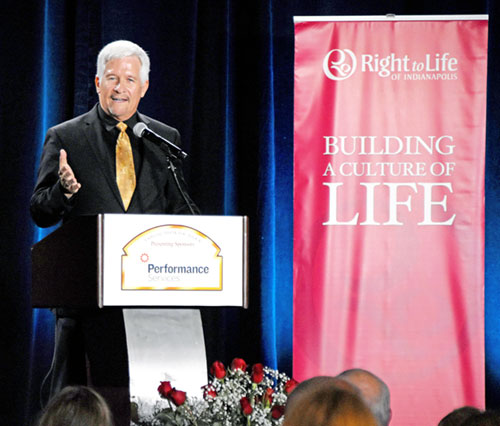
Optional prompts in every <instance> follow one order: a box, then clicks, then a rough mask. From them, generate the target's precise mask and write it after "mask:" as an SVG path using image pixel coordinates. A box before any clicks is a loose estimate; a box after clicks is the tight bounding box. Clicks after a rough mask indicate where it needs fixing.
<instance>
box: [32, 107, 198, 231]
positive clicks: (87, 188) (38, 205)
mask: <svg viewBox="0 0 500 426" xmlns="http://www.w3.org/2000/svg"><path fill="white" fill-rule="evenodd" d="M138 116H139V121H142V122H144V123H145V124H146V125H147V126H148V127H149V128H151V129H152V130H153V131H155V132H156V133H158V134H159V135H161V136H163V137H165V138H166V139H168V140H170V141H171V142H173V143H175V144H176V145H179V144H180V136H179V132H178V131H177V130H176V129H174V128H172V127H169V126H167V125H165V124H163V123H161V122H159V121H156V120H153V119H152V118H149V117H147V116H145V115H142V114H138ZM101 126H102V124H101V121H100V120H99V116H98V113H97V105H96V106H95V107H94V108H93V109H92V110H90V111H89V112H87V113H86V114H83V115H81V116H79V117H76V118H74V119H72V120H69V121H66V122H64V123H61V124H59V125H57V126H55V127H52V128H50V129H49V130H48V132H47V136H46V138H45V143H44V148H43V153H42V158H41V161H40V168H39V172H38V179H37V183H36V186H35V190H34V193H33V195H32V197H31V206H30V211H31V215H32V217H33V220H34V221H35V223H36V224H37V225H38V226H41V227H47V226H52V225H54V224H56V223H57V222H59V221H60V220H61V219H62V220H63V221H67V220H70V219H72V218H75V217H77V216H83V215H94V214H98V213H125V209H124V206H123V203H122V200H121V197H120V193H119V191H118V186H117V185H116V180H115V176H114V171H113V170H114V167H113V163H112V162H113V161H114V158H110V155H109V151H107V150H106V146H105V144H104V141H103V140H102V139H103V137H102V134H103V130H102V128H101ZM142 141H143V144H144V149H143V155H142V164H141V168H140V174H139V176H137V177H136V182H137V183H136V189H135V192H134V195H133V197H132V200H131V202H130V205H129V208H128V210H127V213H163V214H164V213H172V214H182V213H186V214H189V213H190V210H189V207H188V205H187V204H186V202H185V200H184V198H183V197H182V196H181V194H180V192H179V190H178V188H177V186H176V184H175V181H174V179H173V177H172V173H171V172H170V170H169V169H168V163H167V159H166V156H165V153H164V152H163V148H162V147H160V146H158V145H156V144H155V143H154V142H150V141H148V140H146V139H144V138H143V139H142ZM61 149H64V150H66V152H67V154H68V164H69V166H70V167H71V168H72V169H73V173H74V174H75V177H76V179H77V181H78V182H79V183H81V185H82V186H81V188H80V190H79V191H78V192H77V193H76V194H74V195H73V197H71V198H70V199H69V200H68V199H67V198H66V197H65V196H64V193H63V191H62V187H61V185H60V182H59V176H58V170H59V151H60V150H61ZM174 164H175V165H176V169H177V174H178V178H179V182H180V185H181V186H182V187H183V189H184V192H185V193H186V191H185V188H186V184H185V182H184V178H183V175H182V169H181V163H180V161H179V160H175V162H174ZM188 200H189V202H190V204H191V205H192V206H193V208H194V209H195V211H197V209H196V206H194V204H193V203H192V201H191V200H190V199H189V198H188Z"/></svg>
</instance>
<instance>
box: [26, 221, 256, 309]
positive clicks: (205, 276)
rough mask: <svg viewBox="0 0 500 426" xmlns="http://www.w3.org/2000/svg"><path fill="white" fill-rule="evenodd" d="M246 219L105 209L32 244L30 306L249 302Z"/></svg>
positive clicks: (230, 303) (171, 304)
mask: <svg viewBox="0 0 500 426" xmlns="http://www.w3.org/2000/svg"><path fill="white" fill-rule="evenodd" d="M247 228H248V223H247V218H246V217H243V216H183V215H141V214H138V215H134V214H102V215H98V216H95V217H82V218H79V219H76V220H75V221H73V222H69V223H67V224H65V225H63V226H62V227H61V228H59V229H57V230H56V231H54V232H53V233H52V234H50V235H49V236H48V237H46V238H45V239H44V240H42V241H40V242H39V243H37V244H35V245H34V246H33V249H32V263H33V306H36V307H55V306H66V307H82V306H96V305H97V306H99V307H103V306H243V307H247V305H248V298H247V294H248V292H247V234H248V232H247Z"/></svg>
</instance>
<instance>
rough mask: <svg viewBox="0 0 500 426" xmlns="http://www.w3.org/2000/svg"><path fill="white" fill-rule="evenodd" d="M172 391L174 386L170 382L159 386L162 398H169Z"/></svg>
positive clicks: (161, 383)
mask: <svg viewBox="0 0 500 426" xmlns="http://www.w3.org/2000/svg"><path fill="white" fill-rule="evenodd" d="M171 390H172V385H171V384H170V382H160V386H158V392H159V394H160V396H161V397H162V398H167V397H168V394H169V393H170V391H171Z"/></svg>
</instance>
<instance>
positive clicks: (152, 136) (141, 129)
mask: <svg viewBox="0 0 500 426" xmlns="http://www.w3.org/2000/svg"><path fill="white" fill-rule="evenodd" d="M133 132H134V135H136V136H137V137H138V138H142V137H145V138H146V139H149V140H151V141H153V142H155V143H157V144H160V145H161V144H166V145H167V146H168V147H169V148H170V149H172V150H173V151H174V153H173V154H174V155H175V156H176V157H180V158H181V159H184V158H186V157H187V154H186V153H185V152H184V151H183V150H182V149H180V148H179V147H178V146H177V145H176V144H174V143H172V142H170V141H169V140H168V139H165V138H164V137H163V136H160V135H159V134H158V133H155V132H153V131H152V130H151V129H150V128H149V127H148V126H146V124H144V123H142V122H139V123H137V124H136V125H135V126H134V128H133Z"/></svg>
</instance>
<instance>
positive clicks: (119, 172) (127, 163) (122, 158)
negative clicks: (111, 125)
mask: <svg viewBox="0 0 500 426" xmlns="http://www.w3.org/2000/svg"><path fill="white" fill-rule="evenodd" d="M116 127H118V128H119V129H120V134H119V135H118V139H117V140H116V183H117V185H118V189H119V190H120V195H121V197H122V200H123V205H124V206H125V210H127V209H128V206H129V204H130V200H131V199H132V195H133V193H134V190H135V169H134V157H133V156H132V146H131V145H130V139H129V137H128V135H127V132H126V131H125V130H126V129H127V125H126V124H125V123H122V122H121V121H120V122H119V123H118V124H117V125H116Z"/></svg>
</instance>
